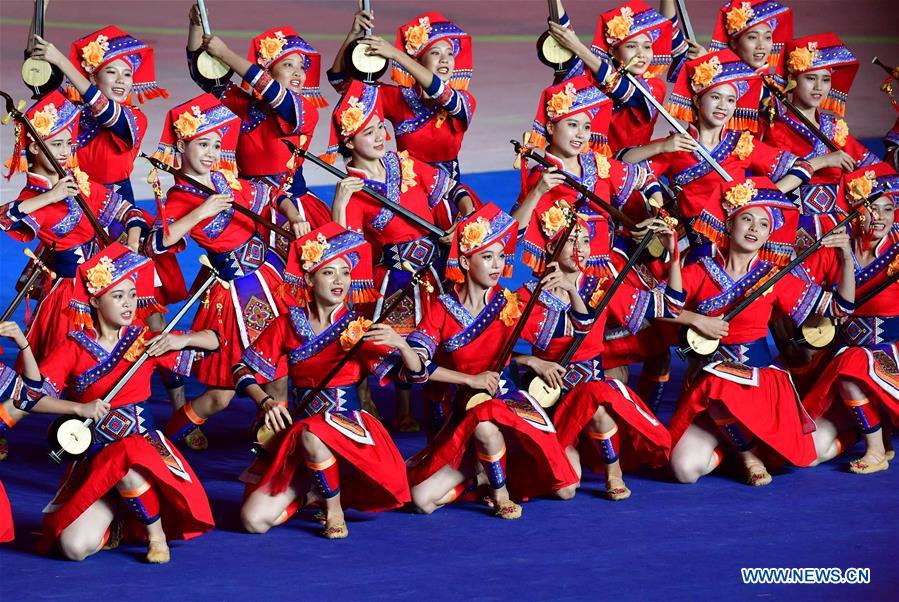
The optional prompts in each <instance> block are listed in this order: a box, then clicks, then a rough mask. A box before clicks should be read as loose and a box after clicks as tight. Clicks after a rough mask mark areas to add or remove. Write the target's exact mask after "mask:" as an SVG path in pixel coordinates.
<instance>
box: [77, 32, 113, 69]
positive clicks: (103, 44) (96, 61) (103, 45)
mask: <svg viewBox="0 0 899 602" xmlns="http://www.w3.org/2000/svg"><path fill="white" fill-rule="evenodd" d="M108 50H109V38H108V37H106V36H102V35H101V36H97V39H96V40H94V41H93V42H91V43H90V44H88V45H87V46H85V47H84V48H82V49H81V66H82V67H84V70H85V71H87V72H88V73H93V71H94V69H96V68H97V67H99V66H100V64H101V63H102V62H103V59H104V58H105V57H106V52H107V51H108Z"/></svg>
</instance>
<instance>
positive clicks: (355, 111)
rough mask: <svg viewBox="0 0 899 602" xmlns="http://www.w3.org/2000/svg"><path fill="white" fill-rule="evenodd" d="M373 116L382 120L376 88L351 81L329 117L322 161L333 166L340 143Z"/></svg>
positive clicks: (351, 135)
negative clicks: (327, 134)
mask: <svg viewBox="0 0 899 602" xmlns="http://www.w3.org/2000/svg"><path fill="white" fill-rule="evenodd" d="M375 115H377V116H378V117H380V118H381V119H383V118H384V108H383V107H382V106H381V95H380V94H378V87H377V86H373V85H371V84H366V83H364V82H361V81H359V80H353V81H351V82H350V85H349V87H348V88H347V90H346V92H344V93H343V96H342V97H341V99H340V102H338V103H337V106H336V107H334V113H333V114H332V116H331V136H330V139H329V140H328V149H327V150H326V151H325V154H324V155H322V159H324V160H325V161H327V162H328V163H331V164H332V165H333V164H334V162H335V161H336V160H337V153H338V148H339V145H340V143H342V142H346V141H347V140H349V139H350V138H352V137H353V136H355V135H356V134H357V133H358V132H359V131H361V130H363V129H365V127H366V126H367V125H368V122H369V121H371V119H372V117H374V116H375Z"/></svg>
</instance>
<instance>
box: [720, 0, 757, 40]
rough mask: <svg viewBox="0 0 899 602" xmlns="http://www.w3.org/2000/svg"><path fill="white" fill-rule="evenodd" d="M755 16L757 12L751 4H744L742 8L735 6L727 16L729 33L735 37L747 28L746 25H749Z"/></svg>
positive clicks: (741, 5)
mask: <svg viewBox="0 0 899 602" xmlns="http://www.w3.org/2000/svg"><path fill="white" fill-rule="evenodd" d="M754 16H755V11H754V10H753V9H752V4H750V3H749V2H743V3H741V4H740V6H735V7H733V8H732V9H730V10H729V11H727V15H726V19H725V21H726V26H727V33H729V34H730V35H733V34H735V33H737V32H738V31H740V30H741V29H743V28H744V27H746V24H747V23H749V20H750V19H751V18H753V17H754Z"/></svg>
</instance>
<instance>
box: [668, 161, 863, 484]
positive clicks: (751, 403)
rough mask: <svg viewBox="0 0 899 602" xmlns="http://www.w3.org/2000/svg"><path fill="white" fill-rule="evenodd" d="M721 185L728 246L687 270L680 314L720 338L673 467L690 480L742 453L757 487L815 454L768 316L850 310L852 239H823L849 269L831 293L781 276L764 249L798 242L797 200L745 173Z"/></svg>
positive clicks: (693, 381)
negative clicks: (777, 469) (746, 305)
mask: <svg viewBox="0 0 899 602" xmlns="http://www.w3.org/2000/svg"><path fill="white" fill-rule="evenodd" d="M718 190H719V192H718V195H720V196H719V198H720V199H721V202H722V203H723V212H722V215H721V219H722V221H724V222H725V224H726V226H725V227H726V232H727V239H726V245H725V246H724V247H723V248H722V251H721V254H720V255H717V256H715V257H703V258H701V259H700V260H699V261H698V262H697V263H694V264H692V265H689V266H687V267H686V268H685V269H684V272H683V285H684V290H685V292H686V296H687V301H686V306H685V310H684V311H683V312H681V314H680V315H679V316H678V317H677V318H676V319H675V320H676V321H677V322H678V323H681V324H688V325H690V326H691V328H692V329H694V330H695V331H697V332H698V333H700V334H701V335H703V336H705V337H708V338H711V339H713V340H718V339H720V342H721V344H720V346H719V347H718V348H717V350H716V351H715V352H714V353H713V354H712V355H709V356H702V357H701V358H697V359H696V360H695V363H694V364H693V366H692V369H691V371H690V372H689V373H688V375H687V379H686V381H685V383H684V389H683V393H682V395H681V399H680V401H679V403H678V406H677V410H676V411H675V413H674V416H673V417H672V419H671V422H670V423H669V425H668V429H669V431H670V432H671V439H672V442H673V444H674V447H673V448H672V451H671V467H672V470H673V472H674V476H675V478H676V479H677V480H679V481H681V482H683V483H693V482H695V481H696V480H698V479H699V478H701V477H702V476H704V475H706V474H708V473H710V472H711V471H713V470H714V469H715V468H716V467H717V466H718V465H719V464H720V463H721V460H722V459H723V457H724V455H725V453H728V452H735V453H736V455H737V459H738V461H739V464H740V466H741V467H742V469H743V470H744V471H745V482H746V483H747V484H749V485H752V486H756V487H757V486H762V485H767V484H769V483H770V482H771V475H770V473H769V472H768V470H767V467H766V466H767V465H770V464H771V463H772V462H774V463H777V464H781V463H783V462H789V463H791V464H793V465H796V466H808V465H809V464H810V463H812V462H813V461H814V460H815V445H814V442H813V440H812V436H811V431H812V430H814V424H813V423H812V421H811V419H810V418H809V417H808V415H807V414H806V412H805V410H804V409H803V407H802V406H801V405H800V403H799V400H798V398H797V396H796V392H795V389H794V388H793V384H792V382H791V380H790V376H789V373H788V372H787V371H786V370H784V369H783V368H780V367H779V366H777V365H776V364H775V362H774V358H773V357H772V355H771V353H770V350H769V349H768V344H767V342H766V336H767V334H768V328H769V326H768V325H769V322H770V321H771V316H772V314H773V313H774V312H781V313H783V314H785V315H788V316H789V317H790V318H791V319H792V320H793V322H794V323H795V324H802V323H803V322H805V320H806V319H807V318H809V317H810V316H816V315H823V316H832V317H842V316H845V315H847V314H848V313H851V311H852V308H853V302H854V300H855V279H854V276H853V273H852V262H853V259H852V253H851V249H850V247H849V237H848V235H846V234H845V233H844V232H838V231H836V230H835V231H833V232H832V233H831V234H829V235H827V237H825V238H824V239H823V242H822V244H823V246H825V247H832V248H836V249H839V252H840V261H841V264H842V265H843V266H844V267H845V266H848V267H849V269H848V270H844V271H843V273H842V275H841V277H840V279H839V281H838V283H837V285H836V288H835V290H834V291H832V292H831V291H828V290H825V289H823V288H822V287H820V286H818V285H816V284H814V283H810V282H807V281H805V280H802V279H801V278H799V277H798V276H796V275H795V274H793V273H786V274H783V273H779V270H778V267H777V265H776V264H774V263H772V262H771V261H767V260H765V259H763V258H762V255H761V253H760V252H761V250H762V248H763V247H764V245H765V244H766V243H767V242H768V241H769V239H771V238H772V237H775V236H776V237H778V238H779V239H780V240H782V241H791V240H793V238H794V236H795V223H796V222H795V218H793V219H791V218H790V216H789V214H790V213H796V206H795V205H794V204H793V203H792V202H790V201H789V199H787V197H786V196H785V195H784V194H783V193H782V192H781V191H780V190H779V189H778V188H777V186H776V185H775V184H774V183H773V182H771V181H770V180H769V179H767V178H763V177H751V178H745V177H744V178H740V179H739V180H737V181H735V182H733V183H729V184H722V185H720V186H719V189H718ZM775 275H776V277H777V278H779V280H777V281H776V283H774V285H773V286H772V287H771V288H768V289H767V290H765V291H764V294H761V295H758V296H754V297H753V298H754V301H752V303H751V311H741V312H740V313H739V314H737V315H735V316H733V318H732V319H730V321H729V322H726V321H724V320H723V319H722V318H721V316H722V315H724V314H729V313H730V312H729V310H730V309H731V308H733V307H735V306H737V305H741V304H743V302H744V300H745V299H748V298H749V296H750V295H753V294H754V291H755V290H756V289H759V288H760V287H761V286H763V285H764V284H765V283H766V281H768V280H770V279H772V278H774V277H775ZM759 292H760V293H761V292H762V291H759ZM741 306H742V305H741ZM722 443H723V445H722Z"/></svg>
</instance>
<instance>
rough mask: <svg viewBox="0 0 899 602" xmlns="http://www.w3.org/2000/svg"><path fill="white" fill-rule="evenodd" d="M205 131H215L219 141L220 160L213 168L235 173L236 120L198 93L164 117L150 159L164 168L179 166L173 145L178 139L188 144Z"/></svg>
mask: <svg viewBox="0 0 899 602" xmlns="http://www.w3.org/2000/svg"><path fill="white" fill-rule="evenodd" d="M209 132H218V134H219V136H221V139H222V159H221V162H220V164H219V165H218V166H217V167H216V168H215V169H217V170H220V171H227V172H229V173H230V174H234V173H236V172H237V162H236V156H235V149H236V148H237V137H238V135H239V134H240V118H238V117H237V115H235V114H234V113H232V112H231V111H230V109H228V108H227V107H226V106H225V105H223V104H222V103H221V102H220V101H219V99H217V98H216V97H215V96H213V95H212V94H201V95H200V96H197V97H196V98H194V99H193V100H189V101H187V102H185V103H183V104H180V105H178V106H177V107H175V108H174V109H171V110H170V111H169V112H168V113H167V114H166V116H165V125H164V126H163V128H162V135H161V136H160V138H159V147H158V149H157V150H156V152H155V153H153V157H155V158H156V159H159V160H160V161H162V162H163V163H165V164H166V165H172V166H174V167H176V168H177V167H180V164H181V159H180V157H179V156H178V151H177V148H176V143H177V142H178V141H179V140H182V141H184V142H188V141H190V140H193V139H194V138H198V137H200V136H204V135H206V134H208V133H209Z"/></svg>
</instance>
